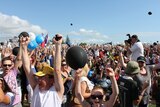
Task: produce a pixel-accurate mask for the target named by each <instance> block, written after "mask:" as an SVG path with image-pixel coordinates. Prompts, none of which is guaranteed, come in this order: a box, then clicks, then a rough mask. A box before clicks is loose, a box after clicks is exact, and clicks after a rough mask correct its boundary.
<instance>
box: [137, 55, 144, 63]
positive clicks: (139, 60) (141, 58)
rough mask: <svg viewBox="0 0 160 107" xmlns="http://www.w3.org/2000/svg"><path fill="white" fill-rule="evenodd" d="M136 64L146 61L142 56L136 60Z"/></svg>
mask: <svg viewBox="0 0 160 107" xmlns="http://www.w3.org/2000/svg"><path fill="white" fill-rule="evenodd" d="M137 62H146V59H145V57H144V56H139V57H138V58H137Z"/></svg>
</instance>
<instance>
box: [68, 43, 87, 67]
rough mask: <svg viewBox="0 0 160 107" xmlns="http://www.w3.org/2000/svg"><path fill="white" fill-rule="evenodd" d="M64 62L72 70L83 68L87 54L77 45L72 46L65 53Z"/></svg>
mask: <svg viewBox="0 0 160 107" xmlns="http://www.w3.org/2000/svg"><path fill="white" fill-rule="evenodd" d="M66 62H67V64H68V65H69V66H70V67H71V68H72V69H74V70H77V69H78V68H83V67H84V66H85V64H86V63H87V54H86V52H85V51H84V50H83V49H82V48H81V47H79V46H73V47H71V48H69V49H68V51H67V53H66Z"/></svg>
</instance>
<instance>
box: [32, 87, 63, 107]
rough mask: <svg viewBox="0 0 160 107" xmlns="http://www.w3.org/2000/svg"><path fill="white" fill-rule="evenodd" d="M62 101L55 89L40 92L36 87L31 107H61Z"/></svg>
mask: <svg viewBox="0 0 160 107" xmlns="http://www.w3.org/2000/svg"><path fill="white" fill-rule="evenodd" d="M61 104H62V99H61V98H60V97H59V95H58V93H57V91H56V90H55V87H54V86H52V87H51V88H50V89H49V90H47V91H43V92H41V91H40V90H39V86H38V85H37V86H36V88H35V89H34V92H33V97H32V102H31V107H61Z"/></svg>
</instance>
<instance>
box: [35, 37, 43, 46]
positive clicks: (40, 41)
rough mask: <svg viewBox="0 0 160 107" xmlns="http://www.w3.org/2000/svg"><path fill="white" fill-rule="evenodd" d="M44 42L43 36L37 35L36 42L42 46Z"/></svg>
mask: <svg viewBox="0 0 160 107" xmlns="http://www.w3.org/2000/svg"><path fill="white" fill-rule="evenodd" d="M43 41H44V37H43V36H42V35H37V36H36V42H37V43H38V44H41V43H42V42H43Z"/></svg>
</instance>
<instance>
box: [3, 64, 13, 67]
mask: <svg viewBox="0 0 160 107" xmlns="http://www.w3.org/2000/svg"><path fill="white" fill-rule="evenodd" d="M3 66H4V67H7V66H8V67H11V66H12V65H11V64H3Z"/></svg>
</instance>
